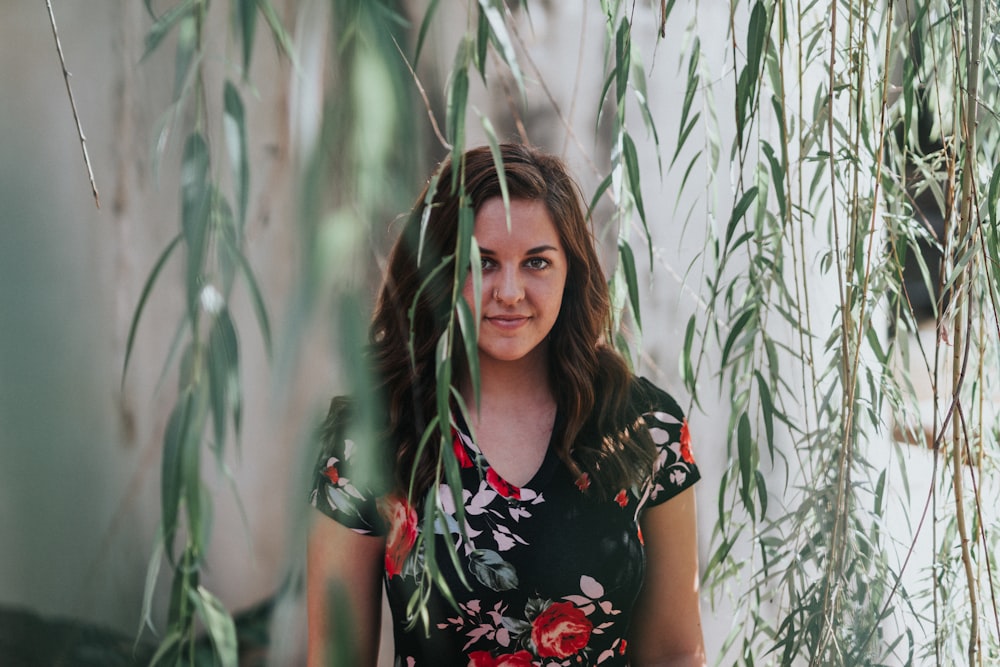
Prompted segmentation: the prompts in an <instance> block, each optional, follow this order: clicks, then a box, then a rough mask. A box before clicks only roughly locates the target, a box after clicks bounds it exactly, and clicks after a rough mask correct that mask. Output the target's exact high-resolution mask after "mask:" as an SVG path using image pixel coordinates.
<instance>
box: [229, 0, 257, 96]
mask: <svg viewBox="0 0 1000 667" xmlns="http://www.w3.org/2000/svg"><path fill="white" fill-rule="evenodd" d="M233 11H234V13H235V16H236V30H237V35H238V36H239V41H240V46H241V47H242V53H243V77H244V79H245V78H247V77H249V75H250V60H251V59H252V57H253V42H254V36H255V35H256V33H257V0H234V2H233Z"/></svg>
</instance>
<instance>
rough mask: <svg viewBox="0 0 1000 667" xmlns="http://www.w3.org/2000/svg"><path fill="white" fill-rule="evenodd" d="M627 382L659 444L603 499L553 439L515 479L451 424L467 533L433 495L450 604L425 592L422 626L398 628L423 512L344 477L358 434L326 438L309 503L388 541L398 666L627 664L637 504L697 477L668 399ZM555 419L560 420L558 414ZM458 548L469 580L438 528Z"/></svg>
mask: <svg viewBox="0 0 1000 667" xmlns="http://www.w3.org/2000/svg"><path fill="white" fill-rule="evenodd" d="M635 385H636V386H635V389H636V391H634V392H633V404H634V407H635V411H636V416H637V417H638V416H639V415H642V418H643V421H644V423H645V425H646V428H648V429H649V433H650V435H651V437H652V439H653V442H654V443H655V444H656V447H657V452H658V456H657V459H656V464H655V466H654V469H653V470H651V471H650V474H649V476H648V477H647V478H646V480H645V481H644V483H643V484H641V485H639V486H637V487H635V488H630V489H622V490H621V491H620V492H619V493H618V494H617V495H616V496H615V497H614V498H612V499H610V500H599V499H598V498H597V497H596V494H590V493H586V491H585V489H586V487H587V486H588V484H587V480H586V478H584V479H574V478H573V477H572V476H571V474H570V471H569V469H568V468H567V467H566V466H565V465H564V464H563V463H562V461H561V460H560V459H559V457H558V456H557V455H556V454H555V453H554V451H553V449H552V447H551V446H550V447H549V450H548V452H547V454H546V456H545V459H544V461H543V463H542V465H541V467H540V468H539V470H538V472H537V473H536V474H535V476H534V477H533V478H532V479H531V481H529V482H528V483H527V484H525V485H524V486H522V487H520V488H518V487H514V486H512V485H509V484H507V483H506V482H505V481H504V480H503V479H501V478H500V477H499V476H498V475H497V474H496V473H494V472H493V470H492V469H491V468H490V467H489V462H488V461H486V459H485V458H484V457H483V455H482V454H481V453H480V452H479V449H478V448H477V447H476V445H475V443H474V442H472V440H471V438H470V437H469V435H468V431H467V429H466V428H465V426H464V424H463V423H462V422H461V421H460V420H458V421H457V425H458V427H457V428H456V429H454V432H453V436H454V452H455V454H456V456H457V458H458V461H459V464H460V466H461V478H462V490H461V494H462V498H463V500H464V502H463V505H464V509H465V515H466V536H467V538H468V539H463V537H462V534H461V531H460V530H459V526H458V523H457V520H456V518H455V511H454V501H453V495H452V492H451V489H449V488H448V487H447V485H441V486H440V487H438V489H437V501H438V502H439V503H440V504H441V506H442V507H443V509H444V510H445V512H444V516H445V522H444V524H442V523H441V522H440V521H439V522H438V525H437V526H435V534H436V535H435V542H434V544H435V551H436V554H437V563H438V566H439V567H440V569H441V572H442V575H443V578H444V580H445V581H446V582H447V584H448V587H449V588H450V590H451V591H452V593H453V594H454V596H455V599H456V601H457V602H458V604H459V611H456V610H455V609H454V608H453V607H452V606H451V605H450V604H449V603H448V602H447V601H446V600H445V598H444V597H443V596H442V595H441V593H440V592H439V591H438V589H437V588H435V589H434V590H433V592H432V594H431V596H430V599H429V600H428V603H427V613H428V619H429V623H428V624H427V628H426V629H425V627H424V624H423V623H419V622H418V623H417V625H416V626H415V627H414V628H413V629H411V630H409V631H407V630H406V629H405V627H404V625H405V623H404V621H403V619H404V618H405V610H406V608H407V605H408V604H409V603H410V601H411V598H412V596H413V595H414V593H415V592H416V589H417V582H418V580H419V578H420V577H421V575H422V568H423V553H421V552H419V551H418V550H414V549H413V542H414V540H415V538H416V535H417V533H418V531H419V530H421V528H422V526H421V522H420V520H419V519H418V516H419V515H420V514H421V512H418V511H417V510H416V509H414V508H411V507H409V505H407V503H406V501H405V499H402V498H396V497H386V496H381V497H379V496H376V495H374V494H371V493H370V492H366V491H365V490H364V488H363V486H364V485H362V488H359V487H358V485H357V484H356V483H355V482H354V481H352V477H351V475H352V470H351V462H352V455H353V456H356V452H357V447H358V446H359V445H358V444H357V443H354V442H352V441H350V440H343V439H341V440H335V441H333V442H331V443H328V446H329V449H328V450H327V451H325V452H323V454H322V456H321V457H320V460H319V464H318V466H317V470H316V484H315V488H314V489H313V495H312V503H313V505H314V506H315V507H316V508H317V509H319V510H320V511H322V512H323V513H325V514H327V515H328V516H330V517H332V518H333V519H335V520H336V521H338V522H340V523H342V524H344V525H345V526H348V527H350V528H352V529H354V530H356V531H358V532H361V533H366V534H372V535H381V536H385V537H386V559H385V568H386V579H385V584H386V590H387V593H388V599H389V604H390V607H391V609H392V613H393V630H394V636H395V642H396V664H398V665H403V666H410V665H433V666H436V667H437V666H447V665H462V666H463V667H464V666H465V665H473V666H474V667H494V666H503V667H518V666H521V665H546V666H549V665H581V666H582V665H598V664H599V665H608V666H614V665H625V664H626V655H625V654H626V648H627V647H626V637H627V635H628V629H629V625H630V622H631V618H632V608H633V606H634V603H635V600H636V597H637V595H638V593H639V590H640V587H641V585H642V581H643V578H644V572H645V554H644V549H643V545H642V536H641V531H640V529H639V519H640V517H641V515H642V512H643V511H644V510H645V509H646V508H648V507H651V506H653V505H656V504H659V503H662V502H665V501H667V500H669V499H670V498H671V497H673V496H675V495H676V494H678V493H680V492H681V491H683V490H684V489H687V488H688V487H690V486H692V485H693V484H694V483H695V482H696V481H697V480H698V479H699V477H700V474H699V472H698V468H697V466H696V465H695V463H694V459H693V457H692V455H691V450H690V442H689V435H688V433H687V425H686V423H685V421H684V416H683V414H682V412H681V410H680V408H679V407H678V405H677V403H676V402H675V401H674V400H673V399H672V398H671V397H670V396H669V395H668V394H666V393H665V392H663V391H661V390H660V389H658V388H656V387H655V386H654V385H652V384H651V383H649V382H648V381H647V380H645V379H637V380H636V383H635ZM557 419H558V418H557ZM444 531H447V532H448V533H450V535H451V536H452V539H453V540H454V541H455V542H456V543H457V544H458V562H459V565H460V568H461V570H462V574H463V575H464V578H465V580H466V581H467V582H468V584H469V586H470V589H471V590H470V589H466V588H465V587H464V586H463V585H462V583H461V578H460V577H459V575H458V573H457V572H456V570H455V568H454V566H453V564H452V561H451V558H450V557H449V555H448V552H447V546H446V544H447V543H446V541H445V539H444V537H443V532H444Z"/></svg>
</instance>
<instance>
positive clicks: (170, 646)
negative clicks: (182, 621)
mask: <svg viewBox="0 0 1000 667" xmlns="http://www.w3.org/2000/svg"><path fill="white" fill-rule="evenodd" d="M183 638H184V635H183V634H182V633H181V631H180V630H171V631H170V632H168V633H167V636H166V637H164V638H163V641H162V642H160V645H159V646H158V647H157V649H156V653H154V654H153V657H152V658H150V659H149V667H156V665H158V664H159V663H160V661H161V660H163V659H164V658H166V657H167V655H168V654H170V653H171V652H172V651H176V650H177V649H178V648H179V647H180V645H181V641H182V640H183Z"/></svg>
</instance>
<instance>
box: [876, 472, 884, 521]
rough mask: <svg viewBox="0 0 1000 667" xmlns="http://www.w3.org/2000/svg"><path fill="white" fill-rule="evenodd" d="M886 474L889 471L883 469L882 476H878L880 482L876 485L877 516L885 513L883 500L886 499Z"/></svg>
mask: <svg viewBox="0 0 1000 667" xmlns="http://www.w3.org/2000/svg"><path fill="white" fill-rule="evenodd" d="M886 472H887V471H886V470H885V469H883V470H882V472H881V474H879V476H878V481H877V482H876V483H875V507H874V508H873V509H874V512H875V515H876V516H882V514H883V512H884V511H885V507H884V506H883V499H884V497H885V480H886Z"/></svg>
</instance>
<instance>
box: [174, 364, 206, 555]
mask: <svg viewBox="0 0 1000 667" xmlns="http://www.w3.org/2000/svg"><path fill="white" fill-rule="evenodd" d="M207 420H208V383H207V382H205V381H204V380H202V381H200V382H196V383H195V384H194V385H193V386H192V391H191V393H190V394H189V404H188V411H187V419H186V423H185V425H184V434H183V436H182V440H181V443H180V447H181V451H180V453H179V457H180V460H179V462H178V464H179V468H180V474H181V477H182V479H181V488H182V493H183V498H184V507H185V510H186V513H187V521H188V538H187V539H188V543H189V544H191V545H193V546H194V550H195V553H196V554H197V558H198V559H199V560H200V558H202V557H203V556H204V555H205V551H206V547H207V544H208V531H207V527H208V522H207V521H205V518H206V512H205V511H204V510H205V505H204V503H203V500H204V498H205V496H204V494H203V491H202V486H201V443H202V435H203V434H204V431H205V423H206V421H207Z"/></svg>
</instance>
